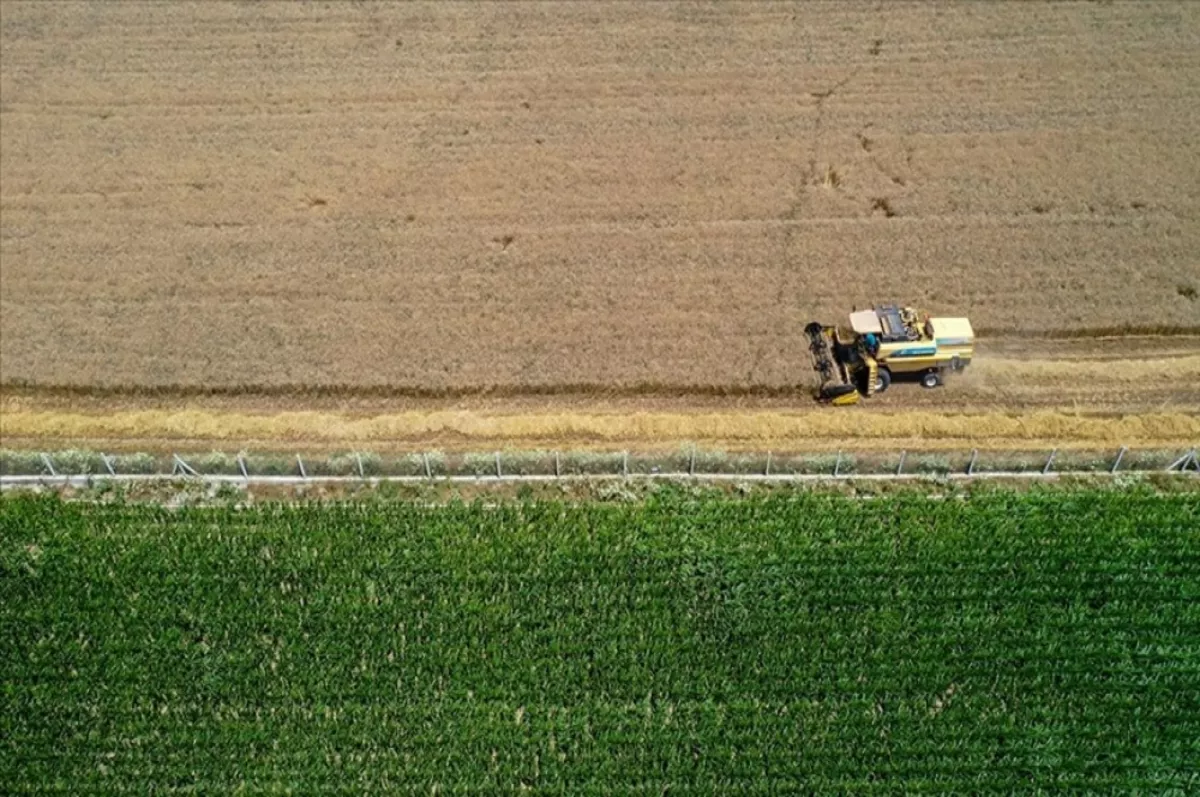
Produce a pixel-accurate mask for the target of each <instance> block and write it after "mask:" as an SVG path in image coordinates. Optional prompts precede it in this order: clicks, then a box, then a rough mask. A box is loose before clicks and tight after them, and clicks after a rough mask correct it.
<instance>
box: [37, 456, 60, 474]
mask: <svg viewBox="0 0 1200 797" xmlns="http://www.w3.org/2000/svg"><path fill="white" fill-rule="evenodd" d="M38 456H40V457H41V458H42V464H43V465H45V466H46V470H48V471H50V475H51V476H57V475H58V471H56V470H55V469H54V463H53V462H51V461H50V457H48V456H47V455H45V454H38Z"/></svg>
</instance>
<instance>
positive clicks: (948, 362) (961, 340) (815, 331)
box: [804, 304, 975, 404]
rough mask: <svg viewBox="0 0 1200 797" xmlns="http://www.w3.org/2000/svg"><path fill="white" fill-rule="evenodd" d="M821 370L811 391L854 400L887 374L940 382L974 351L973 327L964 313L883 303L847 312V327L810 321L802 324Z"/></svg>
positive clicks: (837, 400)
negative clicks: (941, 314) (946, 314)
mask: <svg viewBox="0 0 1200 797" xmlns="http://www.w3.org/2000/svg"><path fill="white" fill-rule="evenodd" d="M804 332H805V334H806V335H807V336H808V339H809V347H808V348H809V351H811V352H812V355H813V368H814V369H815V370H816V371H817V372H818V373H820V374H821V387H820V389H819V390H818V391H817V396H818V397H819V398H820V399H822V400H824V401H828V402H830V403H832V404H855V403H857V402H858V400H859V397H861V396H873V395H875V394H876V393H882V392H883V391H885V390H887V389H888V386H889V385H891V383H892V377H893V376H899V375H912V376H913V377H915V378H917V379H919V380H920V382H921V384H922V385H923V386H924V387H928V388H934V387H938V386H939V385H941V384H942V380H943V378H944V376H945V374H946V373H947V372H948V371H961V370H962V369H963V368H966V367H967V364H968V363H970V362H971V357H972V356H973V355H974V353H975V332H974V331H973V330H972V329H971V322H970V321H968V320H967V319H965V318H930V317H929V314H928V313H925V312H918V311H916V310H914V309H912V308H911V307H898V306H896V305H892V304H885V305H880V306H879V307H876V308H875V309H873V310H859V311H858V312H854V313H851V314H850V331H849V332H846V331H845V330H842V329H839V328H838V327H836V326H825V325H823V324H820V323H818V322H816V321H814V322H813V323H811V324H809V325H808V326H806V327H805V328H804Z"/></svg>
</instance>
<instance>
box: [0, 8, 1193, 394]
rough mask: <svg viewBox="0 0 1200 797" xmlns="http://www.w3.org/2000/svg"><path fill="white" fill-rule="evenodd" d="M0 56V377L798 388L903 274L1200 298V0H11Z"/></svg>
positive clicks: (1050, 309)
mask: <svg viewBox="0 0 1200 797" xmlns="http://www.w3.org/2000/svg"><path fill="white" fill-rule="evenodd" d="M0 67H2V68H0V211H2V223H0V265H2V268H0V366H2V371H3V373H2V374H0V376H2V380H0V381H2V382H3V384H5V385H10V386H11V385H18V384H19V385H54V386H64V385H67V386H76V387H84V388H86V387H88V386H109V387H112V386H121V387H128V388H138V387H155V386H157V387H162V386H179V387H184V388H187V387H196V386H209V387H212V386H218V387H219V386H225V387H230V388H235V387H236V388H245V389H246V390H253V389H254V388H256V387H270V386H281V385H308V386H311V385H340V386H348V387H350V388H354V387H362V388H371V387H389V388H421V389H470V388H481V387H489V386H502V387H505V386H506V387H509V388H511V389H520V388H521V387H522V386H526V387H530V388H536V389H542V390H544V389H549V388H553V387H554V386H558V385H579V384H592V385H613V386H621V385H637V384H651V383H652V384H665V385H679V386H685V387H686V386H738V385H747V384H749V385H760V386H776V387H778V386H787V385H794V384H797V382H798V381H800V380H801V379H802V374H803V373H804V372H805V371H806V370H807V363H806V361H805V359H804V352H803V349H802V344H801V336H800V334H799V330H800V328H801V327H802V325H803V324H804V323H805V322H806V321H808V320H810V319H811V318H823V319H837V318H842V317H843V316H844V314H845V313H846V312H847V311H849V310H850V308H851V307H852V306H855V305H857V306H859V307H861V306H864V305H865V304H868V303H869V302H872V301H877V300H881V299H892V298H895V299H901V300H907V301H911V302H914V303H917V304H920V305H924V306H926V307H928V308H929V309H931V310H933V311H935V312H945V313H954V314H966V315H969V316H970V317H971V318H972V319H973V321H974V322H975V325H976V327H977V329H978V330H979V331H980V332H981V334H983V335H984V336H987V335H993V336H1016V337H1017V338H1018V339H1019V338H1021V337H1022V336H1028V335H1041V334H1046V333H1065V334H1071V335H1077V336H1078V335H1083V336H1086V335H1089V334H1092V333H1095V332H1102V331H1107V332H1113V331H1117V332H1119V331H1122V330H1125V331H1142V332H1153V331H1158V332H1168V333H1169V332H1179V331H1188V330H1193V331H1194V330H1195V329H1196V328H1197V327H1200V301H1198V300H1197V298H1196V290H1197V289H1200V268H1198V264H1197V260H1196V252H1197V251H1200V226H1198V224H1197V209H1198V208H1200V182H1197V181H1196V179H1195V176H1196V164H1197V163H1198V162H1200V144H1198V143H1197V141H1198V139H1197V138H1196V136H1195V135H1194V132H1195V127H1196V122H1197V121H1198V119H1200V6H1196V5H1195V4H1188V3H1153V2H1144V3H1129V4H1120V3H1118V4H1102V3H1087V4H1070V5H1067V4H1054V5H1049V4H1045V5H1043V4H1004V3H1002V4H978V3H964V4H956V5H936V4H925V3H920V4H904V3H882V4H865V3H864V4H815V3H803V4H783V3H767V4H752V3H737V4H729V5H707V4H693V3H678V4H668V3H646V4H618V3H568V4H558V5H555V4H517V3H495V4H411V5H410V4H390V3H389V4H366V3H353V4H337V3H335V4H327V5H319V6H318V5H309V4H282V3H281V4H242V3H218V2H197V3H172V4H157V3H107V2H104V3H102V2H90V3H57V2H56V3H43V2H6V3H4V5H3V12H2V15H0ZM1190 345H1192V346H1194V345H1195V344H1194V343H1193V344H1190Z"/></svg>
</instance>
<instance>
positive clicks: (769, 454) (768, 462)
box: [763, 451, 771, 476]
mask: <svg viewBox="0 0 1200 797" xmlns="http://www.w3.org/2000/svg"><path fill="white" fill-rule="evenodd" d="M763 475H764V476H770V475H771V452H770V451H768V452H767V468H766V470H765V471H763Z"/></svg>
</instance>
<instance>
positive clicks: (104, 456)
mask: <svg viewBox="0 0 1200 797" xmlns="http://www.w3.org/2000/svg"><path fill="white" fill-rule="evenodd" d="M100 459H101V460H103V461H104V467H105V468H107V469H108V475H109V476H116V475H117V471H116V468H114V467H113V461H112V460H111V459H109V456H108V454H101V455H100Z"/></svg>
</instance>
